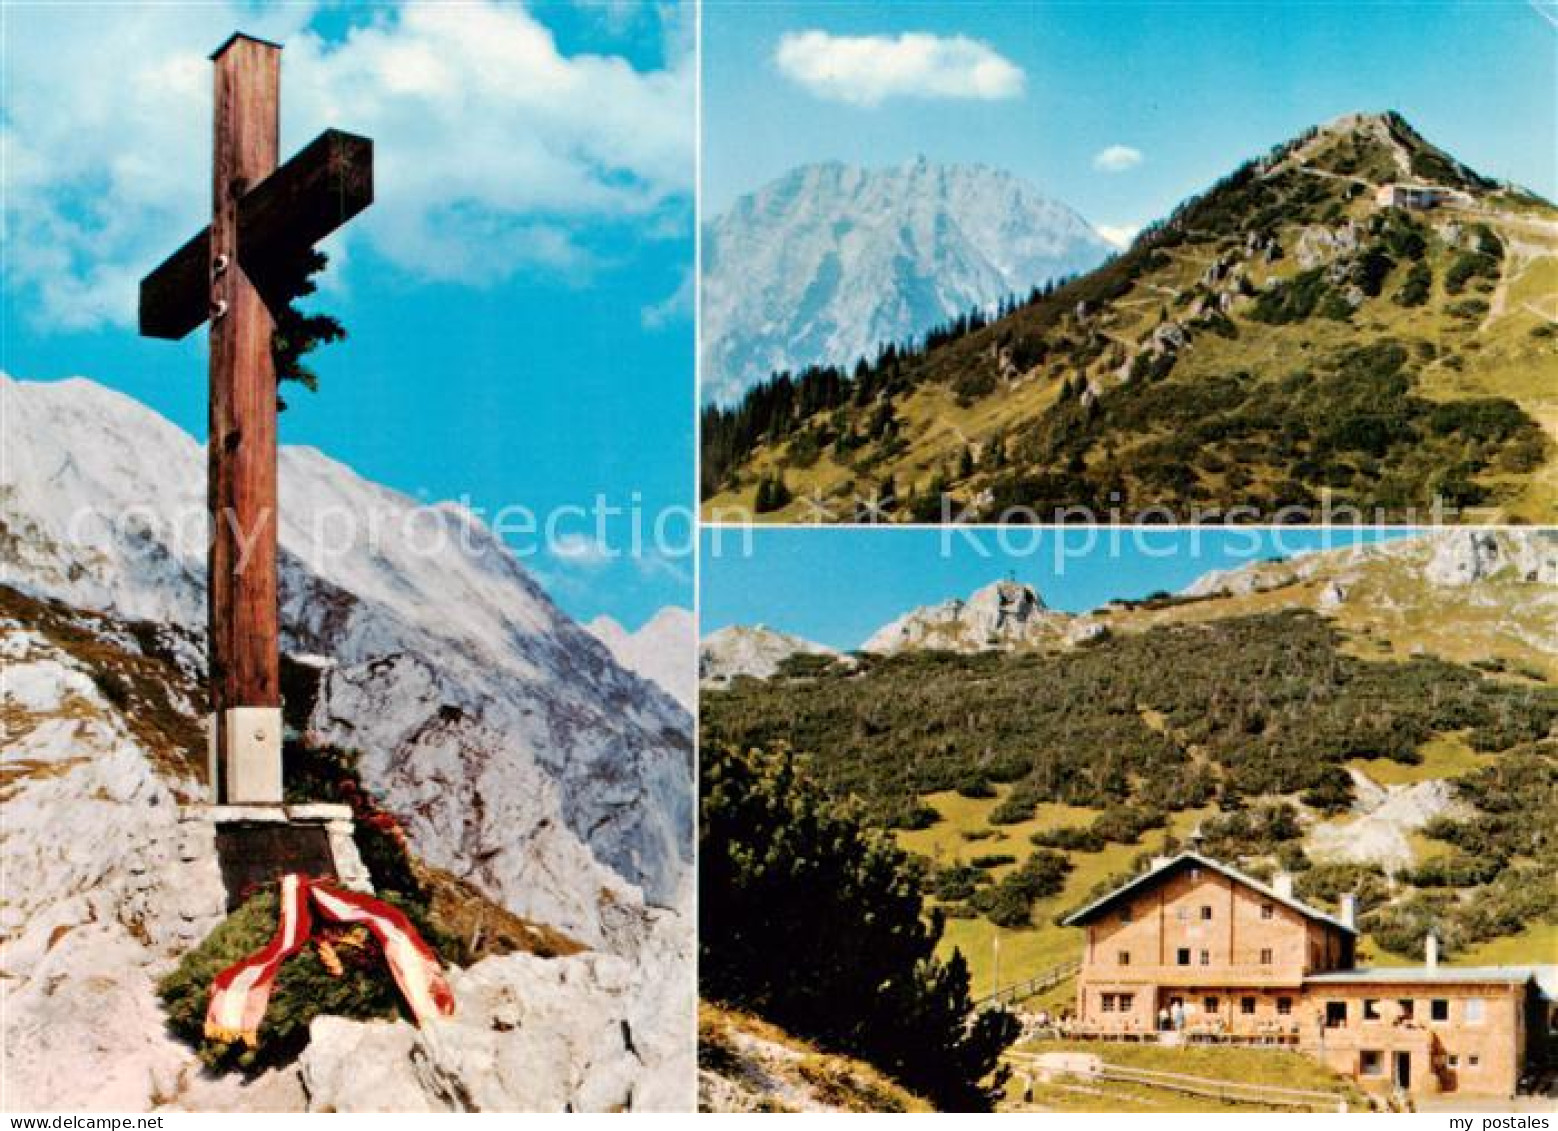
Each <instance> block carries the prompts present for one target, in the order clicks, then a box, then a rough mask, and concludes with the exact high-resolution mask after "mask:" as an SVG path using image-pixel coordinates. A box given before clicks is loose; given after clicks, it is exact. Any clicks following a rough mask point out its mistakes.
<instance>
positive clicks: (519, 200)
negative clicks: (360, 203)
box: [0, 0, 694, 328]
mask: <svg viewBox="0 0 1558 1131" xmlns="http://www.w3.org/2000/svg"><path fill="white" fill-rule="evenodd" d="M313 14H314V11H313V9H312V8H310V7H308V6H300V5H274V6H270V7H267V8H264V9H261V10H259V12H258V14H257V15H256V10H255V9H253V8H252V6H250V5H247V4H243V3H240V2H238V0H227V2H225V3H220V4H212V5H200V6H190V5H150V4H148V5H125V6H123V7H116V8H89V7H85V6H74V5H54V6H36V7H28V8H19V9H12V10H10V11H8V13H7V23H8V25H9V26H8V29H7V51H6V58H5V59H4V61H3V62H4V65H5V69H6V78H7V82H6V88H7V90H6V94H7V106H6V108H5V116H4V119H3V122H0V160H3V161H4V169H5V177H6V187H7V194H8V199H7V202H6V210H5V238H6V241H7V244H8V253H7V254H8V266H9V268H10V270H9V272H8V274H9V279H8V284H7V285H8V286H9V287H10V288H11V289H13V290H20V291H23V292H24V293H26V294H28V296H29V297H30V299H31V300H32V301H31V302H30V303H29V307H30V312H31V313H32V314H33V315H34V316H35V317H36V318H38V319H39V320H40V321H44V322H47V323H49V324H51V325H54V326H58V327H63V328H90V327H93V326H98V325H102V324H105V323H117V324H127V323H130V322H132V321H133V319H134V311H135V284H136V281H137V280H138V279H139V278H140V276H142V275H144V274H145V273H146V272H147V271H149V270H150V269H151V268H152V267H154V266H155V265H156V264H157V263H158V262H160V261H161V259H162V258H163V257H164V256H165V255H167V254H168V253H169V252H171V251H172V250H174V248H176V247H177V246H178V245H179V244H180V243H181V242H182V241H183V240H184V239H186V238H188V236H190V235H192V234H193V233H194V232H195V231H196V230H198V229H199V228H200V227H201V226H202V225H203V224H204V223H205V222H207V220H208V218H209V210H210V203H209V201H210V187H209V181H208V179H207V178H208V177H209V172H208V170H209V168H210V151H209V146H210V130H211V126H210V122H211V74H210V64H209V62H208V61H207V56H208V55H209V54H210V52H211V50H212V49H213V48H214V47H215V46H216V45H217V44H218V43H220V42H221V41H222V40H223V39H225V38H226V36H227V35H228V34H229V32H231V30H232V29H233V28H234V27H243V28H244V29H245V30H247V31H250V32H252V33H253V34H256V35H260V36H264V37H266V38H274V39H278V40H281V41H283V42H284V43H285V44H286V50H285V52H284V53H283V56H282V60H283V63H282V72H283V80H282V151H283V154H284V155H287V154H290V153H292V152H294V151H295V150H296V149H297V148H299V147H300V146H302V145H303V144H304V143H306V142H307V141H309V140H310V139H311V138H313V137H314V136H315V135H316V134H317V133H318V132H319V131H320V130H322V129H324V128H326V127H328V126H335V127H338V128H341V129H345V130H349V131H351V132H353V133H361V134H366V135H368V136H369V137H372V138H373V139H374V146H375V150H374V161H375V174H376V182H377V184H376V189H377V192H376V198H377V199H376V201H375V203H374V206H373V207H372V208H371V209H369V211H368V212H366V213H365V214H364V215H363V216H362V217H360V218H359V219H357V220H355V221H354V222H353V223H352V225H351V226H350V227H349V228H348V230H347V232H346V233H345V234H344V235H343V237H339V238H338V239H344V240H345V241H346V242H347V243H348V244H354V243H356V242H358V241H362V242H364V243H366V244H371V245H372V246H373V247H374V248H375V250H377V251H378V252H380V253H381V254H382V255H383V256H385V257H386V258H388V259H389V260H390V261H391V262H392V263H393V264H394V265H395V266H397V267H399V268H402V269H404V270H406V271H407V272H409V273H412V274H414V275H415V276H416V277H418V278H422V279H437V280H449V281H458V282H462V283H468V284H477V285H482V284H490V283H497V282H501V281H502V280H503V279H505V278H507V277H508V276H510V275H512V274H513V273H515V272H516V271H519V270H525V269H536V268H540V269H543V270H551V271H556V272H562V273H566V274H568V275H570V276H578V275H579V274H580V273H583V272H588V271H590V270H592V269H594V268H596V267H598V266H599V265H600V263H601V261H602V259H603V257H604V256H605V255H606V254H607V253H605V252H602V251H600V250H597V249H598V247H599V246H600V243H601V241H600V240H599V239H597V238H594V237H597V236H598V235H599V233H600V231H601V230H602V228H603V227H609V226H612V225H632V236H631V238H655V236H656V235H658V234H663V233H664V231H665V230H666V224H665V222H664V220H665V217H666V216H667V215H673V216H682V217H685V215H686V212H687V197H688V194H690V192H691V185H692V166H693V156H692V155H693V146H694V136H693V130H694V126H693V119H692V106H693V81H694V76H693V61H692V54H691V50H690V47H689V46H688V42H689V41H688V37H687V36H686V35H685V34H684V33H683V30H682V28H681V23H679V22H677V18H676V17H674V16H670V15H667V16H665V17H664V22H663V24H662V32H663V35H662V40H663V45H664V49H665V53H666V55H665V57H666V58H667V59H668V60H669V62H668V63H667V64H666V65H665V66H661V67H658V68H649V69H636V68H635V67H634V66H633V65H632V64H631V63H630V62H629V61H628V60H627V59H626V58H625V57H623V56H619V55H612V54H583V53H580V54H572V55H568V54H564V53H563V52H562V50H561V49H560V48H559V46H558V44H557V42H556V40H555V39H554V38H553V36H552V34H551V32H550V31H549V30H548V29H547V28H546V27H545V26H544V25H543V24H542V23H540V22H539V21H538V20H537V19H536V18H535V17H534V16H533V15H531V13H530V12H529V11H527V10H526V9H525V8H524V7H522V6H519V5H513V4H499V3H497V2H495V0H477V2H472V3H462V4H458V5H441V4H419V5H407V6H401V7H397V8H388V9H378V10H373V11H372V15H371V16H370V17H367V22H365V23H363V24H362V25H360V26H357V27H354V28H353V29H352V30H351V31H350V32H349V33H348V35H347V36H346V38H345V39H344V40H341V41H337V42H325V41H322V40H321V39H319V38H318V37H317V36H315V35H314V34H313V33H312V32H310V31H309V30H308V23H309V21H310V19H311V18H312V16H313ZM681 22H682V23H684V22H685V21H681ZM62 76H64V78H62Z"/></svg>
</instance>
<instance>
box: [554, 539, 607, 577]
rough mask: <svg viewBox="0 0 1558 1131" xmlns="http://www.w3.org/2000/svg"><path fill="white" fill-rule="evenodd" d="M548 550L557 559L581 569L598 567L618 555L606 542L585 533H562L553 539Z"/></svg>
mask: <svg viewBox="0 0 1558 1131" xmlns="http://www.w3.org/2000/svg"><path fill="white" fill-rule="evenodd" d="M547 552H548V553H550V554H551V556H552V557H553V558H555V559H556V560H557V561H560V562H563V563H565V564H567V565H570V566H576V567H579V568H581V569H597V568H599V567H601V566H604V565H606V564H607V563H608V562H610V561H611V560H612V559H613V558H615V557H617V554H616V553H615V552H614V551H612V549H611V548H610V547H609V546H607V545H606V544H605V543H604V542H602V541H600V540H599V539H597V538H591V537H589V536H588V535H584V534H560V535H558V536H557V537H556V538H554V539H552V542H551V545H549V546H548V547H547Z"/></svg>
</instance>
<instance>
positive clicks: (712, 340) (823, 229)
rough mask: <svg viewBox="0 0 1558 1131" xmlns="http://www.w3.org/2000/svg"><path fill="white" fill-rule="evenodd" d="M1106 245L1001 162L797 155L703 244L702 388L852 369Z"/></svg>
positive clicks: (1082, 264)
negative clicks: (870, 163)
mask: <svg viewBox="0 0 1558 1131" xmlns="http://www.w3.org/2000/svg"><path fill="white" fill-rule="evenodd" d="M1112 251H1113V248H1112V247H1111V245H1110V244H1108V242H1107V241H1105V240H1104V239H1103V237H1102V236H1100V235H1099V234H1098V233H1097V232H1096V231H1095V230H1094V229H1093V228H1092V226H1091V225H1089V224H1088V223H1087V221H1086V220H1084V219H1082V217H1081V216H1079V215H1078V214H1077V213H1076V212H1075V211H1074V210H1072V209H1071V208H1069V207H1067V206H1066V205H1065V204H1062V203H1060V202H1058V201H1055V200H1052V199H1050V198H1048V197H1046V196H1044V195H1043V194H1042V193H1041V192H1039V191H1038V190H1037V189H1036V188H1034V187H1033V186H1032V185H1029V184H1027V183H1026V182H1024V181H1022V180H1020V179H1019V178H1017V177H1015V176H1013V175H1012V174H1010V173H1007V172H1003V171H1001V170H997V169H991V168H988V167H985V166H971V165H950V164H943V163H938V162H933V161H930V160H928V159H926V158H924V157H921V158H919V159H918V160H911V161H908V162H905V163H903V164H901V165H896V166H892V167H887V168H879V169H870V168H862V167H858V166H852V165H844V164H840V163H838V162H829V163H825V164H816V165H805V166H802V167H800V168H797V169H794V170H792V171H791V172H789V173H787V174H785V175H784V176H783V177H780V178H779V179H778V180H776V181H773V182H772V183H770V184H768V185H765V186H764V187H762V188H760V189H758V190H757V191H755V192H753V193H750V194H748V195H747V196H744V197H742V198H741V199H739V200H738V201H736V202H735V203H734V204H733V205H731V207H730V208H729V209H728V210H727V211H726V212H725V213H724V214H723V215H721V216H719V217H716V218H715V219H714V220H713V221H711V222H710V224H709V225H708V229H707V234H706V237H705V244H704V268H705V283H704V291H703V293H704V326H705V331H704V366H703V372H704V382H705V384H704V395H705V397H706V398H707V399H709V400H715V401H720V402H725V401H730V400H732V399H734V398H736V397H738V396H739V395H740V394H741V393H742V392H744V391H745V389H747V388H748V387H749V386H751V385H752V384H754V383H756V382H757V381H760V380H762V379H764V378H766V377H768V376H769V375H770V374H771V373H774V372H777V371H781V370H790V371H796V370H799V369H801V368H803V367H805V366H807V365H812V364H836V365H843V366H848V365H851V364H853V363H854V361H855V360H856V359H857V358H859V357H861V356H865V355H870V354H874V353H875V352H876V351H877V349H879V348H880V347H881V346H882V345H884V344H886V343H889V342H899V341H903V340H906V339H909V338H912V337H916V336H918V335H920V334H922V333H924V332H925V331H926V330H928V329H930V328H931V327H932V326H934V325H936V324H938V323H942V322H946V321H948V320H950V319H952V318H955V317H956V316H958V315H960V314H964V313H967V312H968V311H969V310H971V309H973V308H975V307H985V308H993V307H994V306H995V305H996V304H997V303H998V302H999V301H1000V300H1002V299H1003V298H1006V297H1008V296H1010V295H1012V294H1016V293H1025V292H1027V291H1028V290H1029V289H1030V288H1031V287H1033V286H1034V285H1036V284H1039V283H1042V282H1045V281H1046V280H1050V279H1055V278H1059V277H1062V276H1066V275H1071V274H1076V273H1079V272H1081V271H1085V270H1088V269H1090V268H1092V267H1094V266H1096V265H1097V264H1099V263H1100V262H1102V261H1103V260H1104V259H1105V258H1107V256H1108V255H1109V254H1110V253H1111V252H1112Z"/></svg>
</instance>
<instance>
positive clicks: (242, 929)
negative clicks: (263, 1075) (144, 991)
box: [157, 886, 449, 1073]
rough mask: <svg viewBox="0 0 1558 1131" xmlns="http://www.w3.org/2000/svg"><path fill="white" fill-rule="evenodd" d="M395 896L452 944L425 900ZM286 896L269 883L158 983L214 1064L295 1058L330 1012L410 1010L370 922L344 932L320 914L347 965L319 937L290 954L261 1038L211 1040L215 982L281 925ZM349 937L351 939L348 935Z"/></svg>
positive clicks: (360, 1015)
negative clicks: (208, 1029) (330, 958)
mask: <svg viewBox="0 0 1558 1131" xmlns="http://www.w3.org/2000/svg"><path fill="white" fill-rule="evenodd" d="M383 898H385V899H386V900H387V901H388V902H390V903H393V904H395V905H396V906H398V907H400V909H401V910H402V911H404V912H405V913H406V914H407V916H408V917H410V918H411V920H412V922H413V924H414V925H416V927H417V928H418V930H419V931H421V932H422V934H423V937H424V938H426V939H427V941H428V943H429V945H432V946H434V947H435V949H436V948H437V947H439V946H440V945H442V946H444V947H447V946H448V945H449V944H448V942H447V940H445V939H443V938H442V937H441V936H440V935H439V934H438V933H437V932H436V931H434V930H433V929H432V928H431V926H430V925H429V924H428V922H427V920H426V917H425V915H424V913H423V911H422V909H421V908H418V907H416V906H415V905H414V904H410V903H406V902H403V901H402V900H400V899H399V898H397V897H394V896H385V897H383ZM279 904H280V899H279V895H278V891H277V888H276V887H275V886H270V887H267V888H265V889H263V890H261V891H259V892H257V893H256V894H255V895H253V896H251V897H250V898H249V900H248V901H247V902H245V903H244V904H243V905H242V906H240V907H239V908H238V909H237V910H236V911H234V912H233V913H232V914H231V915H229V916H228V917H227V918H226V919H225V920H223V921H222V922H221V923H220V924H218V925H217V927H216V929H215V930H213V931H212V932H211V933H210V934H209V935H208V936H206V938H205V940H204V941H203V942H202V943H201V944H200V945H199V946H197V947H195V948H194V949H193V950H191V951H189V952H188V953H187V954H185V955H184V957H183V958H181V959H180V960H179V964H178V966H177V967H175V968H174V970H173V971H172V972H171V973H169V974H168V975H167V976H166V977H164V978H163V979H162V981H161V982H160V983H159V984H158V986H157V993H158V996H159V997H160V998H161V999H162V1004H163V1008H164V1010H165V1011H166V1013H167V1018H168V1028H169V1029H170V1030H171V1031H172V1032H173V1033H174V1034H175V1035H176V1036H178V1037H179V1038H180V1039H181V1040H183V1041H185V1042H186V1043H188V1044H189V1045H190V1046H192V1047H193V1048H195V1049H196V1051H197V1053H198V1055H199V1057H200V1060H201V1062H202V1063H204V1064H205V1065H206V1066H207V1067H208V1068H210V1069H212V1070H213V1071H218V1072H226V1071H243V1072H250V1073H253V1072H259V1071H262V1070H264V1069H266V1068H270V1067H273V1066H275V1065H279V1064H286V1063H289V1062H290V1061H292V1060H294V1059H295V1058H296V1057H297V1055H298V1053H300V1052H301V1051H302V1050H303V1048H304V1046H305V1045H307V1044H308V1024H309V1022H310V1021H312V1020H313V1019H314V1018H315V1017H319V1016H323V1015H326V1014H329V1015H331V1016H336V1017H350V1018H356V1019H358V1020H374V1019H379V1018H391V1017H396V1016H409V1013H408V1012H407V1010H406V1008H405V1005H404V1003H403V1001H402V1000H401V997H400V991H399V989H398V988H397V987H396V985H395V981H394V978H393V976H392V975H391V974H390V971H389V967H388V966H387V965H386V964H385V961H384V956H383V954H382V952H381V951H380V950H379V947H378V943H377V942H375V941H374V940H373V939H372V938H371V936H368V934H367V932H366V930H365V929H363V928H356V929H354V930H353V931H350V932H345V933H344V936H343V933H342V932H340V931H339V930H337V929H333V928H331V927H329V926H328V925H325V924H320V923H317V922H316V925H315V930H316V934H317V933H319V932H320V931H321V929H323V931H324V933H325V936H326V937H332V938H335V939H336V940H337V946H336V952H337V954H338V955H339V956H340V959H341V962H342V966H343V972H342V974H341V976H340V977H335V976H333V975H332V974H331V973H330V972H329V971H328V970H327V969H326V968H325V965H324V963H323V962H322V961H320V958H319V955H318V953H317V951H316V950H315V948H314V947H313V946H312V945H308V946H306V947H305V948H304V949H303V950H302V951H300V952H299V953H298V954H297V955H295V956H294V957H293V958H291V959H290V960H288V961H287V962H285V963H284V964H283V965H282V967H281V969H280V971H279V972H278V973H277V975H276V981H275V985H274V987H273V992H272V994H271V999H270V1008H269V1009H268V1010H267V1011H266V1013H265V1020H264V1022H263V1023H262V1024H261V1026H260V1031H259V1039H258V1043H257V1044H256V1046H255V1047H254V1048H249V1047H248V1046H247V1045H245V1044H243V1043H242V1042H233V1043H228V1042H225V1041H208V1040H206V1038H205V1034H204V1028H205V1017H206V1006H207V1004H208V1003H209V1001H210V997H211V983H212V981H213V980H214V979H215V978H216V976H217V975H218V974H220V973H221V972H222V971H223V970H225V969H226V968H227V967H229V966H231V965H232V964H233V963H235V962H237V961H239V960H240V959H244V958H247V957H248V956H249V955H251V954H253V953H254V952H255V951H257V950H259V949H260V948H262V947H263V946H264V945H265V944H266V943H268V942H270V940H271V937H272V936H273V935H274V934H275V933H276V924H277V912H278V908H279ZM343 937H344V938H345V939H347V940H350V941H345V942H343V941H341V940H342V939H343Z"/></svg>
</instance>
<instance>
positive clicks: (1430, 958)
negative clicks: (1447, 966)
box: [1423, 931, 1439, 970]
mask: <svg viewBox="0 0 1558 1131" xmlns="http://www.w3.org/2000/svg"><path fill="white" fill-rule="evenodd" d="M1423 961H1424V963H1425V964H1426V965H1427V966H1428V968H1429V969H1430V970H1437V969H1439V936H1438V935H1436V934H1434V933H1433V932H1432V931H1429V932H1428V938H1426V939H1424V940H1423Z"/></svg>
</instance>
